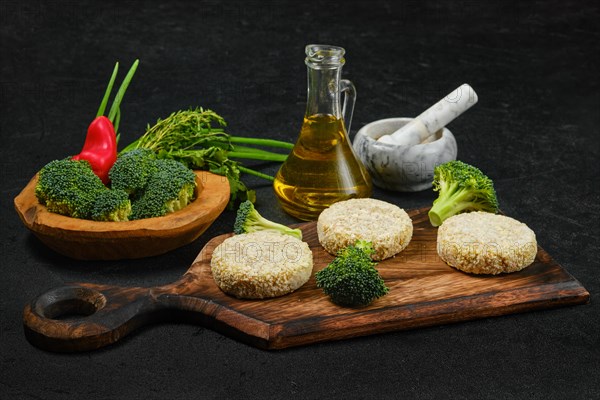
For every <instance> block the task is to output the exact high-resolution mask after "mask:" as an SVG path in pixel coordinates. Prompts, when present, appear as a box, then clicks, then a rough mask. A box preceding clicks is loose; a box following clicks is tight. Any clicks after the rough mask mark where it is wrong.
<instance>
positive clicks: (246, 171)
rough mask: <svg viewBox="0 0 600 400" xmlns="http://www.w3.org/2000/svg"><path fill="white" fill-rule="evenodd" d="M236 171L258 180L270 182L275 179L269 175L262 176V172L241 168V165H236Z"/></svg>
mask: <svg viewBox="0 0 600 400" xmlns="http://www.w3.org/2000/svg"><path fill="white" fill-rule="evenodd" d="M238 169H239V170H240V171H242V172H244V173H246V174H250V175H254V176H258V177H259V178H263V179H266V180H268V181H271V182H272V181H274V180H275V178H273V177H272V176H271V175H267V174H263V173H262V172H258V171H255V170H253V169H250V168H247V167H242V166H241V165H238Z"/></svg>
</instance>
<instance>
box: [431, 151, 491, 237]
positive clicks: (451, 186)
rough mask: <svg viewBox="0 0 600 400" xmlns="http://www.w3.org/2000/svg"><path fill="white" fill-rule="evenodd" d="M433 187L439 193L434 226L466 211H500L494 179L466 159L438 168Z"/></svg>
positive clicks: (432, 213)
mask: <svg viewBox="0 0 600 400" xmlns="http://www.w3.org/2000/svg"><path fill="white" fill-rule="evenodd" d="M433 190H434V191H437V192H439V196H438V198H437V199H436V200H435V201H434V202H433V206H432V207H431V210H429V221H430V222H431V225H433V226H440V225H441V224H442V223H443V222H444V221H445V220H446V219H447V218H449V217H451V216H453V215H455V214H459V213H462V212H467V211H487V212H491V213H496V212H498V199H497V197H496V191H495V190H494V183H493V182H492V180H491V179H490V178H488V177H487V176H486V175H484V174H483V172H481V171H480V170H479V169H478V168H476V167H474V166H472V165H469V164H466V163H464V162H462V161H450V162H447V163H445V164H441V165H438V166H437V167H435V169H434V171H433Z"/></svg>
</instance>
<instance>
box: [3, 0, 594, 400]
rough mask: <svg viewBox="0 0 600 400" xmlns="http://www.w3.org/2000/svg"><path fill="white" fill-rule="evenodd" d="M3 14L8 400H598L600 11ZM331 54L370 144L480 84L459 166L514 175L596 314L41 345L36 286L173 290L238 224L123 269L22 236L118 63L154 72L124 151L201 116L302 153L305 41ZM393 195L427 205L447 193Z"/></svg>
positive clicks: (131, 99) (553, 5) (504, 184)
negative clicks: (306, 336) (293, 337)
mask: <svg viewBox="0 0 600 400" xmlns="http://www.w3.org/2000/svg"><path fill="white" fill-rule="evenodd" d="M0 18H1V23H0V32H1V54H0V56H1V60H2V61H1V70H0V85H1V91H0V96H1V123H0V152H1V157H0V171H1V183H2V196H1V201H2V203H1V206H2V207H1V210H2V211H1V213H2V214H1V225H2V228H1V229H2V237H1V240H0V245H1V256H0V257H1V263H2V265H1V268H0V393H1V394H0V397H2V398H5V399H53V398H59V399H154V398H167V399H199V398H215V399H229V398H231V399H233V398H240V399H253V398H257V399H258V398H260V399H282V398H289V399H307V398H309V399H313V398H344V399H349V398H360V399H367V398H386V399H387V398H409V399H413V398H415V399H417V398H418V399H447V398H452V399H507V398H527V399H594V398H595V399H597V398H600V385H599V382H600V368H599V366H600V340H599V338H600V322H599V321H600V313H599V310H600V308H599V306H598V300H597V296H598V293H599V292H600V284H599V282H600V268H599V267H600V265H599V262H598V254H599V253H600V246H599V240H598V239H599V236H600V235H599V228H598V227H599V224H600V221H599V218H598V216H599V214H600V206H599V204H600V190H599V182H600V181H599V179H598V177H599V166H598V165H599V150H600V139H599V136H600V135H599V126H600V95H599V90H598V89H599V80H598V72H599V71H600V62H599V56H598V54H600V52H599V45H598V43H599V42H600V32H599V29H598V21H599V20H600V11H599V7H598V3H597V2H592V1H571V0H570V1H549V2H541V1H536V2H517V1H493V2H479V1H470V0H459V1H453V2H441V1H440V2H420V1H369V2H366V1H365V2H358V1H346V2H333V1H328V2H325V1H320V2H316V1H302V2H285V3H284V2H279V1H275V0H271V1H267V2H259V1H255V0H251V1H246V2H227V3H221V2H218V1H200V2H182V1H174V2H166V1H165V2H156V1H146V2H141V1H139V2H138V1H105V2H89V1H73V0H72V1H66V2H59V1H50V2H41V1H40V2H21V1H15V0H1V1H0ZM314 42H321V43H330V44H337V45H340V46H343V47H345V48H346V50H347V64H346V67H345V69H344V76H345V77H346V78H348V79H351V80H352V81H353V82H354V83H355V85H356V87H357V89H358V101H357V105H356V110H355V114H354V121H353V124H352V131H353V133H354V132H355V131H356V130H357V129H358V128H360V127H361V126H362V125H364V124H366V123H368V122H370V121H373V120H376V119H380V118H386V117H394V116H414V115H416V114H418V113H419V112H420V111H422V110H424V109H425V108H426V107H428V106H429V105H430V104H432V103H433V102H435V101H437V100H438V99H439V98H441V97H443V96H444V95H445V94H447V93H448V92H449V91H450V90H452V89H454V88H455V87H457V86H458V85H460V84H461V83H463V82H468V83H470V84H471V85H472V86H473V87H474V88H475V89H476V91H477V92H478V94H479V99H480V100H479V103H478V104H477V105H476V106H475V107H474V108H472V109H471V110H470V111H468V113H467V114H465V115H463V116H462V117H460V118H459V119H457V120H456V121H454V122H452V124H451V125H450V128H451V130H452V131H453V133H454V134H455V136H456V137H457V141H458V147H459V158H460V159H462V160H463V161H466V162H469V163H473V164H475V165H477V166H479V167H480V168H481V169H482V170H483V171H484V172H486V173H487V174H488V175H490V176H491V177H492V178H493V179H494V180H495V183H496V189H497V192H498V194H499V199H500V202H501V207H502V209H503V211H504V212H505V213H506V214H508V215H510V216H513V217H515V218H517V219H519V220H521V221H523V222H525V223H527V224H528V225H529V226H530V227H531V228H532V229H533V230H534V231H535V232H536V233H537V237H538V241H539V244H540V245H541V246H542V247H544V248H545V249H546V250H547V251H548V252H549V253H550V254H551V255H552V256H553V257H554V258H555V259H556V260H557V261H558V262H559V263H560V264H561V265H563V266H564V267H565V268H566V269H567V270H568V271H569V272H570V273H571V274H572V275H574V276H575V277H576V278H577V279H579V281H580V282H581V283H582V284H583V285H584V286H585V287H586V288H587V289H588V291H589V292H590V293H591V303H590V304H589V305H583V306H576V307H567V308H560V309H554V310H548V311H541V312H532V313H526V314H519V315H513V316H506V317H499V318H491V319H483V320H478V321H473V322H468V323H461V324H454V325H448V326H439V327H434V328H428V329H419V330H413V331H407V332H397V333H390V334H385V335H377V336H371V337H365V338H359V339H353V340H346V341H339V342H332V343H325V344H317V345H312V346H306V347H300V348H293V349H289V350H284V351H277V352H268V351H263V350H257V349H255V348H252V347H249V346H247V345H245V344H242V343H239V342H236V341H234V340H232V339H229V338H228V337H225V336H222V335H220V334H218V333H216V332H213V331H211V330H209V329H206V328H204V327H202V326H194V325H185V324H165V325H160V326H153V327H149V328H147V329H143V330H142V331H140V332H138V333H137V334H135V335H133V336H131V337H129V338H127V339H125V340H123V341H122V342H120V343H119V344H118V345H115V346H112V347H109V348H106V349H104V350H100V351H96V352H92V353H83V354H53V353H48V352H44V351H41V350H39V349H37V348H35V347H33V346H31V345H30V344H29V343H28V342H27V341H26V339H25V337H24V335H23V329H22V324H21V315H22V310H23V306H24V305H25V303H26V302H27V301H29V300H31V299H32V298H34V297H35V296H36V295H38V294H39V293H41V292H43V291H45V290H47V289H49V288H52V287H55V286H57V285H61V284H63V283H65V282H71V281H89V282H96V283H108V284H118V285H144V286H150V285H159V284H164V283H167V282H171V281H173V280H175V279H177V278H178V277H179V276H180V275H181V274H182V273H183V272H184V271H185V270H186V269H187V268H188V266H189V264H190V263H191V262H192V260H193V259H194V258H195V256H196V254H197V253H198V252H199V250H200V249H201V248H202V246H203V245H204V243H206V241H207V240H208V239H210V238H211V237H213V236H215V235H218V234H221V233H224V232H227V231H229V230H230V229H231V226H232V222H233V219H234V215H233V213H232V212H226V213H224V214H223V215H222V216H221V217H220V218H219V219H218V220H217V221H216V222H215V224H214V225H213V226H212V227H211V228H210V229H209V230H208V231H207V232H206V234H205V235H204V236H203V237H201V238H200V239H198V240H197V241H196V242H195V243H193V244H190V245H188V246H185V247H183V248H181V249H178V250H176V251H174V252H172V253H169V254H166V255H164V256H159V257H154V258H149V259H143V260H135V261H116V262H80V261H74V260H71V259H68V258H66V257H63V256H60V255H57V254H55V253H53V252H52V251H50V250H49V249H47V248H46V247H45V246H44V245H42V244H41V243H40V242H39V241H38V240H37V239H36V238H35V237H33V236H32V235H31V234H30V233H29V232H28V231H27V230H26V229H25V228H24V227H23V225H22V224H21V222H20V221H19V219H18V217H17V214H16V213H15V211H14V209H13V198H14V197H15V196H16V195H17V194H18V193H19V191H20V190H21V188H22V187H23V186H24V185H25V184H26V183H27V182H28V180H29V179H30V178H31V177H32V176H33V175H34V173H35V172H36V171H37V170H38V169H39V168H40V167H41V166H42V165H44V164H45V163H46V162H48V161H50V160H52V159H56V158H62V157H65V156H66V155H70V154H76V153H78V151H79V149H80V147H81V145H82V142H83V139H84V136H85V130H86V128H87V125H88V124H89V122H90V121H91V119H92V118H93V116H94V113H95V111H96V108H97V106H98V104H99V101H100V98H101V96H102V93H103V91H104V86H105V83H106V81H107V79H108V77H109V75H110V71H111V69H112V66H113V63H114V62H115V61H116V60H119V61H121V64H122V69H126V68H127V67H128V66H129V65H130V63H131V62H132V61H133V60H134V59H135V58H139V59H140V60H141V64H140V67H139V69H138V72H137V74H136V77H135V78H134V81H133V83H132V85H131V87H130V89H129V91H128V93H127V95H126V97H125V101H124V103H123V107H122V115H123V117H122V125H121V127H122V128H121V130H122V132H123V136H122V140H123V142H124V143H126V142H129V141H132V140H133V139H135V138H136V137H137V136H138V135H139V134H141V133H142V132H143V130H144V128H145V126H146V124H147V123H152V122H154V121H155V120H156V119H157V118H158V117H164V116H166V115H168V114H169V113H171V112H172V111H175V110H178V109H182V108H187V107H189V106H200V105H201V106H204V107H208V108H212V109H214V110H216V111H217V112H218V113H220V114H221V115H222V116H223V117H225V119H226V120H227V121H228V123H229V128H228V130H229V132H231V133H233V134H239V135H253V136H264V137H274V138H279V139H285V140H290V141H293V140H295V138H296V136H297V133H298V130H299V128H300V123H301V119H302V115H303V112H304V101H305V91H306V82H305V65H304V63H303V59H304V53H303V49H304V46H305V45H306V44H308V43H314ZM252 165H256V166H257V167H260V168H262V171H264V172H267V173H274V172H275V171H276V169H277V166H276V165H273V164H267V165H258V164H252ZM246 182H247V183H248V184H249V185H251V186H252V187H254V188H256V189H257V192H258V199H259V201H258V203H257V208H259V210H260V211H261V212H262V213H263V215H265V216H266V217H267V218H270V219H273V220H277V221H282V222H285V223H293V222H295V221H294V220H293V219H292V218H291V217H288V216H287V215H285V214H284V213H283V211H282V210H281V209H280V208H279V206H278V205H277V203H276V200H275V197H274V194H273V191H272V189H271V187H270V186H269V185H268V184H265V183H264V182H262V181H259V180H256V179H253V178H247V179H246ZM374 197H376V198H379V199H383V200H387V201H390V202H393V203H395V204H398V205H400V206H402V207H404V208H411V207H420V206H425V205H428V204H430V203H431V201H432V200H433V198H434V195H433V193H432V192H430V191H425V192H420V193H414V194H403V193H393V192H387V191H382V190H377V191H376V192H375V194H374Z"/></svg>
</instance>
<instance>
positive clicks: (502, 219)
mask: <svg viewBox="0 0 600 400" xmlns="http://www.w3.org/2000/svg"><path fill="white" fill-rule="evenodd" d="M437 252H438V255H439V256H440V258H441V259H442V260H444V261H445V262H446V263H447V264H448V265H450V266H452V267H454V268H456V269H459V270H461V271H464V272H469V273H472V274H493V275H495V274H500V273H503V272H516V271H520V270H522V269H523V268H525V267H527V266H529V265H531V263H533V261H534V260H535V255H536V254H537V242H536V239H535V233H534V232H533V231H532V230H531V229H529V227H528V226H527V225H525V224H524V223H522V222H519V221H517V220H516V219H513V218H510V217H506V216H504V215H497V214H491V213H487V212H482V211H477V212H470V213H463V214H458V215H454V216H452V217H450V218H448V219H447V220H445V221H444V223H443V224H442V226H440V227H439V228H438V236H437Z"/></svg>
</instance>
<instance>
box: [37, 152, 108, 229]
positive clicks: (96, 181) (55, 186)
mask: <svg viewBox="0 0 600 400" xmlns="http://www.w3.org/2000/svg"><path fill="white" fill-rule="evenodd" d="M105 191H108V188H107V187H106V186H104V184H103V183H102V181H101V180H100V178H98V176H97V175H96V174H94V171H93V170H92V167H91V165H90V163H89V162H87V161H85V160H77V161H76V160H72V159H70V158H65V159H62V160H54V161H51V162H49V163H48V164H46V165H45V166H44V167H42V169H41V170H40V171H39V174H38V182H37V184H36V187H35V195H36V197H37V199H38V201H39V202H40V204H43V205H45V206H46V208H48V211H50V212H53V213H57V214H62V215H66V216H69V217H74V218H83V219H90V218H91V213H92V207H93V205H94V201H95V199H96V197H97V196H98V194H100V193H103V192H105Z"/></svg>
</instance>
